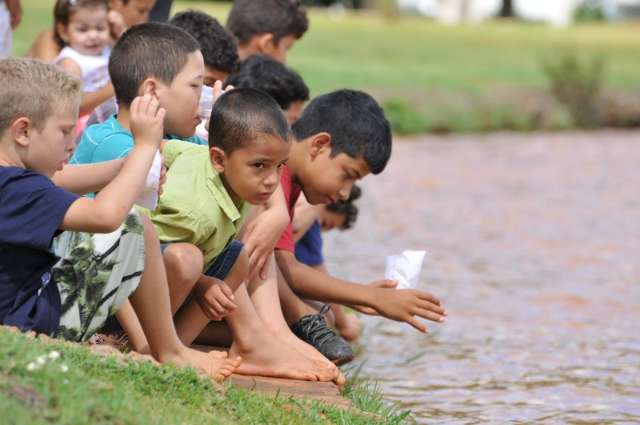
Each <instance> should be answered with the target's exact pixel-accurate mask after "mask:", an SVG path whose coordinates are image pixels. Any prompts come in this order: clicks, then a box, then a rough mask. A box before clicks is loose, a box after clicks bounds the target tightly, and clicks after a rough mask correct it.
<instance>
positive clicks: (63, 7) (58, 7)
mask: <svg viewBox="0 0 640 425" xmlns="http://www.w3.org/2000/svg"><path fill="white" fill-rule="evenodd" d="M85 7H86V8H95V7H104V8H105V9H107V10H109V1H108V0H58V1H56V4H55V6H54V7H53V39H54V40H55V42H56V44H57V45H58V46H59V47H60V48H61V49H62V48H63V47H64V46H66V45H67V43H65V42H64V40H63V39H62V36H61V35H60V33H59V32H58V24H60V25H62V26H64V27H66V26H67V25H69V21H71V15H73V13H74V12H75V11H76V10H78V9H83V8H85Z"/></svg>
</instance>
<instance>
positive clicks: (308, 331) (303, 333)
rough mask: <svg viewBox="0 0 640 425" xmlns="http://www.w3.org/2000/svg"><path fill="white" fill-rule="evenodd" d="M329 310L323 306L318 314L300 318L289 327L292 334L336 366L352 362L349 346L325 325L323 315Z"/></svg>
mask: <svg viewBox="0 0 640 425" xmlns="http://www.w3.org/2000/svg"><path fill="white" fill-rule="evenodd" d="M328 310H329V306H328V305H327V304H325V305H324V306H323V307H322V308H321V309H320V312H319V313H318V314H309V315H307V316H302V317H301V318H300V320H298V321H297V322H296V323H294V324H293V325H292V326H291V330H292V331H293V333H294V334H296V336H297V337H298V338H300V339H301V340H303V341H304V342H306V343H308V344H311V345H312V346H313V347H314V348H315V349H316V350H318V351H319V352H320V353H322V355H323V356H325V357H326V358H328V359H329V360H331V361H332V362H333V363H335V364H336V365H337V366H340V365H342V364H345V363H348V362H350V361H351V360H353V350H352V349H351V346H350V345H349V344H348V343H347V341H345V340H344V339H343V338H342V337H341V336H340V335H338V334H337V333H336V332H335V331H334V330H333V329H331V328H330V327H329V325H327V322H326V321H325V320H324V314H325V313H326V312H327V311H328Z"/></svg>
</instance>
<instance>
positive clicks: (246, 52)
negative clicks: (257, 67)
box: [227, 0, 309, 63]
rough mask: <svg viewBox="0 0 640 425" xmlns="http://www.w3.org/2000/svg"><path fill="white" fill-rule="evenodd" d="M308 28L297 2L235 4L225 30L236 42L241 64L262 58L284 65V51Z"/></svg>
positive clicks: (242, 0) (259, 0)
mask: <svg viewBox="0 0 640 425" xmlns="http://www.w3.org/2000/svg"><path fill="white" fill-rule="evenodd" d="M308 27H309V21H308V19H307V13H306V11H305V10H304V8H303V7H302V6H301V4H300V1H298V0H236V1H234V2H233V7H232V8H231V12H229V17H228V19H227V28H228V29H229V31H230V32H231V33H232V34H233V35H235V36H236V38H237V39H238V53H239V55H240V60H244V59H246V58H247V57H249V56H251V55H253V54H265V55H268V56H271V57H272V58H274V59H275V60H277V61H279V62H282V63H285V62H286V59H287V51H288V50H289V49H290V48H291V47H292V46H293V44H294V43H295V42H296V40H298V39H300V37H302V36H303V35H304V33H305V32H306V31H307V28H308Z"/></svg>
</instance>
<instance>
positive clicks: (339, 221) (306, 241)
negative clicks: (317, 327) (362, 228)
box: [293, 184, 362, 341]
mask: <svg viewBox="0 0 640 425" xmlns="http://www.w3.org/2000/svg"><path fill="white" fill-rule="evenodd" d="M361 193H362V190H361V189H360V187H358V186H356V185H355V184H354V185H353V187H352V188H351V193H350V194H349V198H348V199H347V200H346V201H344V200H340V201H338V202H335V203H333V204H328V205H309V204H308V203H306V202H305V203H304V204H303V205H302V206H301V205H300V201H301V200H302V197H300V198H301V199H300V200H299V201H298V205H296V210H295V220H294V222H293V239H294V241H295V242H296V250H295V255H296V260H298V261H300V262H301V263H303V264H306V265H307V266H309V267H313V268H315V269H316V270H319V271H321V272H323V273H328V272H327V269H326V267H325V265H324V256H323V253H322V234H321V232H322V231H325V232H327V231H329V230H331V229H341V230H347V229H350V228H351V227H352V226H353V224H354V223H355V221H356V218H357V217H358V207H357V206H355V205H354V202H355V200H356V199H358V198H359V197H360V195H361ZM313 304H314V303H313V302H312V305H313ZM321 307H322V306H321ZM318 310H321V308H318ZM331 311H332V313H333V321H334V324H335V327H336V329H337V330H338V332H339V333H340V336H342V337H343V338H344V339H346V340H347V341H355V340H356V339H357V338H358V336H359V335H360V329H361V327H362V326H361V323H360V320H359V319H358V317H357V316H355V315H347V314H345V313H344V311H343V309H342V306H339V305H336V304H332V305H331Z"/></svg>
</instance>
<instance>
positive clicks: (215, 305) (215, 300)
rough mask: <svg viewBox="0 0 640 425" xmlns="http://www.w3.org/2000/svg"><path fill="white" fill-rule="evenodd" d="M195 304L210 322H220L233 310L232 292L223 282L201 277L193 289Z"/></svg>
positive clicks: (234, 306)
mask: <svg viewBox="0 0 640 425" xmlns="http://www.w3.org/2000/svg"><path fill="white" fill-rule="evenodd" d="M194 295H195V299H196V302H197V303H198V305H199V306H200V308H201V309H202V311H203V312H204V314H205V315H206V316H207V317H208V318H209V319H211V320H222V319H224V318H225V317H226V316H227V315H228V314H229V313H231V312H232V311H233V310H235V308H236V305H235V304H234V302H233V291H232V290H231V288H230V287H229V285H227V284H226V283H225V282H224V281H222V280H220V279H216V278H214V277H209V276H202V277H201V278H200V280H199V281H198V283H197V284H196V286H195V288H194Z"/></svg>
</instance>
